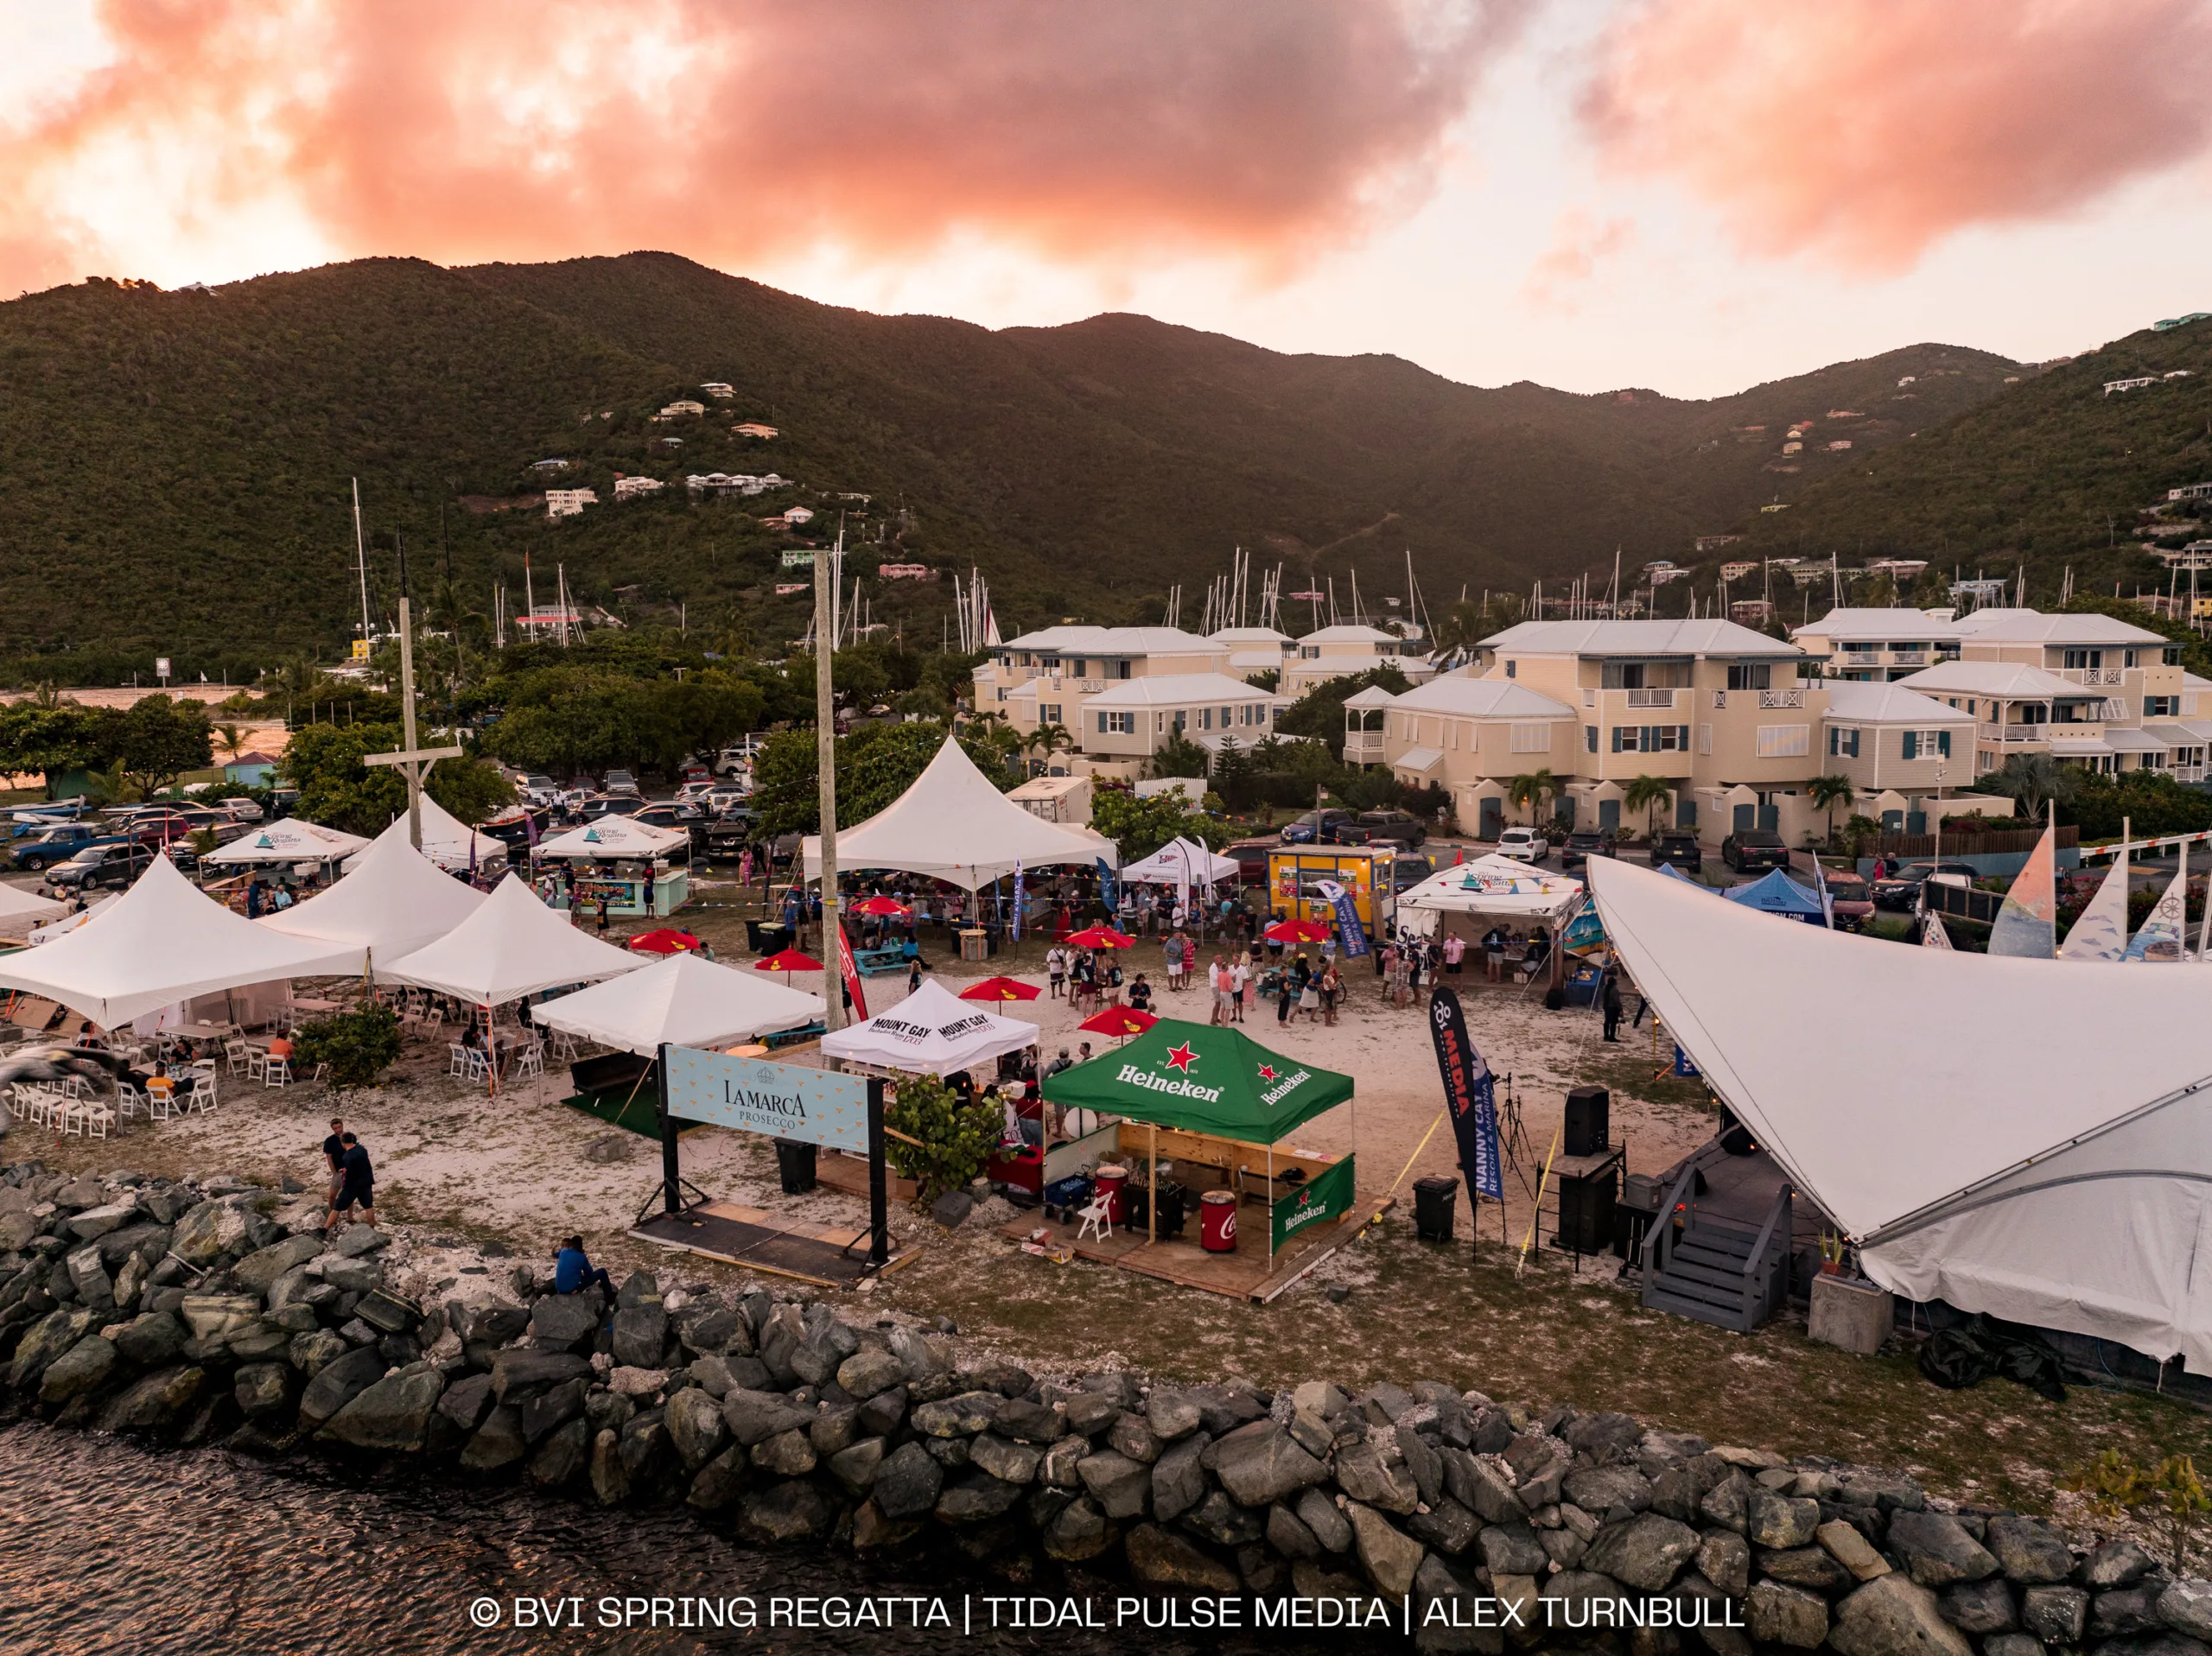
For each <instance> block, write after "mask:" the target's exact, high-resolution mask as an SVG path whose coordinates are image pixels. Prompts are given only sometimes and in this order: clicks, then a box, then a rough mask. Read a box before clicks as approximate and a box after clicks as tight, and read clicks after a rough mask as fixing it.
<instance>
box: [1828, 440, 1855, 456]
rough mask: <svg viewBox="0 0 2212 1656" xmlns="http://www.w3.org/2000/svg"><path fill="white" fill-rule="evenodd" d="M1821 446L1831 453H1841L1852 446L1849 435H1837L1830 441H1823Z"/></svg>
mask: <svg viewBox="0 0 2212 1656" xmlns="http://www.w3.org/2000/svg"><path fill="white" fill-rule="evenodd" d="M1821 447H1823V448H1825V449H1826V450H1827V452H1828V453H1829V454H1841V453H1842V452H1843V451H1844V450H1845V449H1847V448H1848V447H1851V439H1850V438H1848V437H1837V438H1834V439H1833V440H1832V441H1828V442H1826V443H1823V444H1822V445H1821Z"/></svg>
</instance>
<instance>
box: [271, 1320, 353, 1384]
mask: <svg viewBox="0 0 2212 1656" xmlns="http://www.w3.org/2000/svg"><path fill="white" fill-rule="evenodd" d="M352 1349H353V1347H352V1346H351V1345H350V1344H349V1343H347V1342H346V1339H345V1337H344V1336H341V1335H339V1334H336V1333H334V1332H333V1331H332V1330H331V1329H316V1330H315V1332H314V1333H313V1334H302V1335H299V1336H296V1337H295V1338H294V1339H293V1341H292V1342H291V1344H290V1345H289V1346H288V1347H286V1348H285V1357H286V1360H287V1361H289V1362H290V1363H291V1365H292V1367H295V1368H296V1369H298V1370H299V1371H300V1373H302V1374H305V1375H306V1376H307V1377H308V1379H309V1380H313V1379H314V1378H315V1376H316V1375H317V1374H321V1373H322V1371H323V1370H324V1369H326V1368H327V1367H330V1365H331V1364H333V1363H334V1362H336V1361H338V1360H339V1359H340V1357H342V1356H344V1355H346V1353H347V1352H349V1351H351V1350H352Z"/></svg>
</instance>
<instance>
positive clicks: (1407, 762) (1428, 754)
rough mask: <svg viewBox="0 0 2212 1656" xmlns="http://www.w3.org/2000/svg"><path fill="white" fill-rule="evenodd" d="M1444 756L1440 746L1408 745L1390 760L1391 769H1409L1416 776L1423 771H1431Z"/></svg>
mask: <svg viewBox="0 0 2212 1656" xmlns="http://www.w3.org/2000/svg"><path fill="white" fill-rule="evenodd" d="M1442 758H1444V750H1443V749H1442V748H1440V747H1409V748H1408V749H1407V750H1406V751H1405V752H1402V753H1401V754H1399V755H1398V757H1397V758H1395V759H1392V760H1391V761H1390V768H1391V769H1392V770H1393V771H1412V772H1414V774H1415V775H1416V776H1418V775H1419V774H1421V772H1422V771H1433V770H1434V769H1435V768H1436V766H1437V764H1438V762H1439V761H1440V760H1441V759H1442Z"/></svg>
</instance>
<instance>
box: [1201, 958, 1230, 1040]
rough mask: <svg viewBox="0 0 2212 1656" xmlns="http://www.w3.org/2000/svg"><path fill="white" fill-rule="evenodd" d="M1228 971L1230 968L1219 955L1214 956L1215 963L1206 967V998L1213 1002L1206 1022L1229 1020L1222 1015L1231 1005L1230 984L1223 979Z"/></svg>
mask: <svg viewBox="0 0 2212 1656" xmlns="http://www.w3.org/2000/svg"><path fill="white" fill-rule="evenodd" d="M1227 971H1228V968H1227V967H1226V966H1225V965H1224V964H1223V961H1222V958H1221V956H1220V955H1215V956H1214V957H1213V963H1212V964H1211V966H1209V967H1207V968H1206V999H1208V1000H1209V1001H1210V1002H1211V1003H1212V1004H1211V1010H1210V1011H1209V1012H1207V1014H1206V1022H1207V1023H1209V1024H1223V1023H1226V1022H1228V1021H1229V1020H1228V1019H1227V1018H1224V1017H1223V1016H1222V1013H1223V1012H1224V1011H1225V1010H1226V1009H1227V1007H1228V1005H1229V992H1228V985H1226V984H1224V982H1223V981H1222V978H1223V977H1224V974H1226V973H1227Z"/></svg>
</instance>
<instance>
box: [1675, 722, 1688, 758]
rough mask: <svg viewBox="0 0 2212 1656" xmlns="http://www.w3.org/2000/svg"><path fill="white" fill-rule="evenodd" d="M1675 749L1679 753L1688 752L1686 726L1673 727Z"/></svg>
mask: <svg viewBox="0 0 2212 1656" xmlns="http://www.w3.org/2000/svg"><path fill="white" fill-rule="evenodd" d="M1675 751H1676V752H1681V753H1687V752H1689V751H1690V727H1689V726H1688V725H1676V726H1675Z"/></svg>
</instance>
